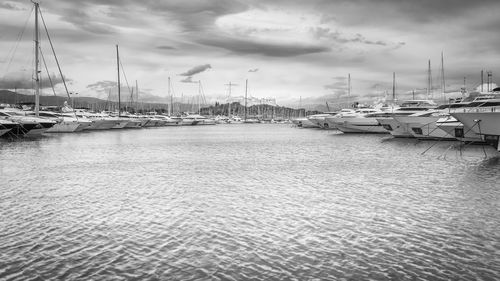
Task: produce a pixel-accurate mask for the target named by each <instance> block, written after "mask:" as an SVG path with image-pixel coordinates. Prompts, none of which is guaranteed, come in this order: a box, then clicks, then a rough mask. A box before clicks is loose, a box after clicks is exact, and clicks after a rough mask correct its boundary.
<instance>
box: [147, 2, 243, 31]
mask: <svg viewBox="0 0 500 281" xmlns="http://www.w3.org/2000/svg"><path fill="white" fill-rule="evenodd" d="M141 5H142V3H141ZM145 5H146V9H148V10H149V11H151V12H152V13H156V14H160V15H162V16H163V17H164V19H165V21H166V22H168V23H169V24H171V23H172V22H175V23H177V24H180V26H181V27H182V28H183V30H184V31H185V32H199V31H206V30H208V29H211V28H212V27H213V26H214V23H215V21H216V20H217V19H218V18H220V17H222V16H225V15H230V14H236V13H241V12H244V11H246V10H248V8H249V5H247V4H244V3H242V2H241V1H233V0H197V1H185V0H169V1H146V3H145Z"/></svg>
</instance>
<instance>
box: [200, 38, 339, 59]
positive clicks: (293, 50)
mask: <svg viewBox="0 0 500 281" xmlns="http://www.w3.org/2000/svg"><path fill="white" fill-rule="evenodd" d="M197 41H198V42H199V43H201V44H205V45H208V46H213V47H218V48H222V49H226V50H228V51H231V52H234V53H237V54H242V55H248V54H251V55H262V56H269V57H295V56H301V55H307V54H314V53H323V52H328V51H330V48H328V47H325V46H321V45H305V44H300V43H282V42H275V43H272V42H260V41H257V40H249V39H238V38H232V37H229V36H227V37H226V36H210V37H205V38H199V39H197Z"/></svg>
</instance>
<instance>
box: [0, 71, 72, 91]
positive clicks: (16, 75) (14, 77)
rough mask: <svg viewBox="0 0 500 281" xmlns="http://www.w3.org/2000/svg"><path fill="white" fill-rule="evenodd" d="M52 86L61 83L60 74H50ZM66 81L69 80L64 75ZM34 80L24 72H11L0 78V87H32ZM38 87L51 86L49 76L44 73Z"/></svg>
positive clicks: (33, 86) (45, 87)
mask: <svg viewBox="0 0 500 281" xmlns="http://www.w3.org/2000/svg"><path fill="white" fill-rule="evenodd" d="M50 79H51V80H52V83H53V85H54V87H55V86H56V85H58V84H61V83H62V79H61V77H60V76H56V75H54V74H52V75H51V76H50ZM64 79H65V80H66V82H69V81H71V79H68V78H67V77H64ZM34 88H35V80H34V79H33V78H32V77H31V76H30V75H29V74H27V73H26V72H11V73H8V74H6V75H5V76H4V77H2V78H0V89H34ZM40 88H41V89H47V88H51V85H50V81H49V78H48V77H47V76H46V75H42V76H41V77H40Z"/></svg>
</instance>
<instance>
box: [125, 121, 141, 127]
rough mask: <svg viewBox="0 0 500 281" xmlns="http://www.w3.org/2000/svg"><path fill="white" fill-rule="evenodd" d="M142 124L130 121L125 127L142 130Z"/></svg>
mask: <svg viewBox="0 0 500 281" xmlns="http://www.w3.org/2000/svg"><path fill="white" fill-rule="evenodd" d="M141 123H142V122H141V121H140V120H128V122H127V125H125V128H140V127H141Z"/></svg>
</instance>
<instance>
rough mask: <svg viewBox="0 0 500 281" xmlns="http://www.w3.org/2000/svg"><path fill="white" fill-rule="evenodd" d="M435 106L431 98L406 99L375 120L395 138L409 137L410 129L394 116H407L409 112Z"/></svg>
mask: <svg viewBox="0 0 500 281" xmlns="http://www.w3.org/2000/svg"><path fill="white" fill-rule="evenodd" d="M436 107H437V104H436V103H435V102H434V101H432V100H407V101H404V102H403V103H402V104H401V106H399V107H398V108H395V109H394V110H391V111H388V112H390V113H391V114H390V115H389V116H385V117H378V118H377V121H378V123H379V124H380V125H382V127H384V128H385V129H386V130H387V131H389V133H390V134H391V135H392V136H394V137H397V138H411V137H413V135H412V134H411V132H410V131H411V129H410V128H408V127H407V126H406V125H404V124H401V123H399V122H398V121H397V120H395V119H394V116H408V115H411V114H415V113H419V112H422V111H427V110H430V109H434V108H436Z"/></svg>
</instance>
